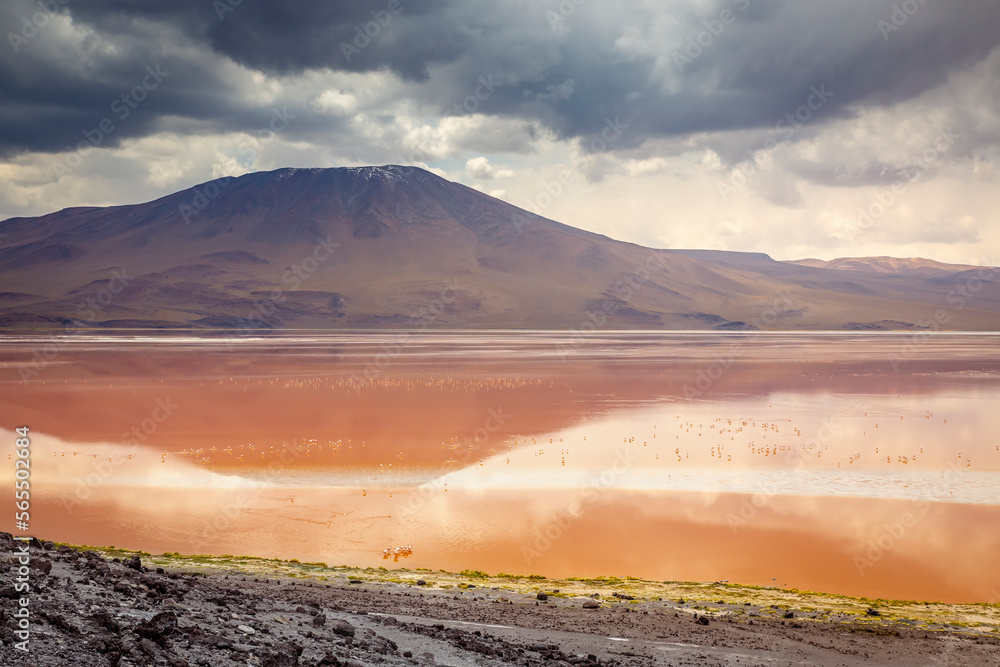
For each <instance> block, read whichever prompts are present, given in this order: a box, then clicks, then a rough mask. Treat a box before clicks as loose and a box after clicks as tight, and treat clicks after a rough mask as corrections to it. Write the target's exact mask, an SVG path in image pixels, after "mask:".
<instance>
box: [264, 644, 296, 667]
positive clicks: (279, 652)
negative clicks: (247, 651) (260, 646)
mask: <svg viewBox="0 0 1000 667" xmlns="http://www.w3.org/2000/svg"><path fill="white" fill-rule="evenodd" d="M301 654H302V648H301V647H299V646H295V645H294V644H285V645H284V646H278V647H275V648H274V649H272V650H269V651H264V654H263V655H262V656H261V660H260V665H261V667H296V666H297V665H298V664H299V655H301Z"/></svg>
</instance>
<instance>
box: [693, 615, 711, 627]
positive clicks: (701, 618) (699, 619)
mask: <svg viewBox="0 0 1000 667" xmlns="http://www.w3.org/2000/svg"><path fill="white" fill-rule="evenodd" d="M694 622H695V623H697V624H698V625H708V616H698V617H696V618H695V619H694Z"/></svg>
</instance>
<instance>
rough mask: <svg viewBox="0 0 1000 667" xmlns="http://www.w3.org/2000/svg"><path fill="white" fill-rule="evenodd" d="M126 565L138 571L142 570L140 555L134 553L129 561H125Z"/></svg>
mask: <svg viewBox="0 0 1000 667" xmlns="http://www.w3.org/2000/svg"><path fill="white" fill-rule="evenodd" d="M125 567H127V568H129V569H132V570H135V571H136V572H142V560H141V559H140V558H139V556H138V555H133V556H132V558H131V559H130V560H129V562H127V563H125Z"/></svg>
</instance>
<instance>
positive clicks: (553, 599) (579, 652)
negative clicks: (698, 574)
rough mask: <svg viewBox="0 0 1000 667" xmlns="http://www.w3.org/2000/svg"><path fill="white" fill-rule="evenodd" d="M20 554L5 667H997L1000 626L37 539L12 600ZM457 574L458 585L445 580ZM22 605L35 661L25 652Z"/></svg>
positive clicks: (2, 650) (1, 562)
mask: <svg viewBox="0 0 1000 667" xmlns="http://www.w3.org/2000/svg"><path fill="white" fill-rule="evenodd" d="M21 544H25V543H21V542H15V541H14V540H13V539H12V538H11V536H10V535H9V534H7V533H0V551H2V552H3V557H2V559H0V571H2V572H3V573H5V574H4V576H3V577H2V578H0V606H2V607H3V619H2V624H0V640H2V645H0V665H32V666H37V667H48V666H50V665H79V666H88V665H100V666H101V667H105V666H107V665H112V666H116V665H117V666H120V667H127V666H128V667H130V666H139V665H167V666H169V667H185V666H189V665H199V666H206V667H229V666H231V665H240V666H246V665H251V666H254V667H256V666H260V667H286V666H296V665H302V666H305V667H313V666H316V667H321V666H327V665H344V666H348V665H355V666H362V665H365V666H367V665H427V666H430V665H483V666H492V665H526V666H530V665H584V666H586V665H623V666H624V665H800V664H803V665H893V666H894V667H899V666H901V665H976V666H982V665H997V664H1000V633H997V631H996V628H995V627H986V628H984V627H980V628H979V629H976V630H972V629H965V628H956V627H947V626H937V627H934V628H931V627H930V626H928V625H927V624H922V627H915V624H914V623H915V622H914V621H913V620H912V619H887V618H884V617H880V616H881V612H879V611H878V610H875V609H871V610H869V611H868V612H867V613H864V614H862V617H861V618H857V617H853V616H851V614H849V613H831V611H830V610H829V609H827V610H825V611H820V610H817V609H815V608H810V607H803V608H802V609H792V608H789V607H787V606H782V607H780V608H779V606H778V605H773V606H763V605H755V604H753V603H751V602H744V603H739V602H737V601H733V600H731V601H730V602H725V601H723V600H720V601H718V602H717V603H711V604H709V603H701V604H696V605H692V601H690V600H687V601H686V600H683V599H676V600H671V599H665V598H643V599H636V598H635V597H634V596H632V595H629V594H627V593H623V592H619V590H617V589H616V590H614V591H613V592H612V591H609V590H607V589H603V590H604V592H603V593H600V592H595V593H591V594H590V595H583V594H582V593H580V590H579V586H580V585H582V584H577V583H572V584H570V585H571V586H574V592H573V593H572V595H567V594H566V591H560V589H558V588H555V587H554V586H555V585H557V584H556V583H555V582H548V581H545V582H542V583H540V584H539V583H538V582H537V581H536V582H533V583H534V584H535V585H533V586H532V590H530V591H529V590H526V589H524V588H523V587H522V588H520V589H519V588H518V587H517V586H511V587H502V586H493V585H492V584H493V583H495V582H493V581H492V580H486V581H485V583H483V582H482V581H481V582H480V583H479V584H474V583H462V584H460V585H456V586H451V585H449V586H443V585H440V584H441V582H440V581H439V582H438V585H435V584H434V582H430V581H425V580H423V579H418V578H416V576H413V577H410V578H409V579H407V580H401V579H400V578H399V577H396V578H395V580H390V579H389V578H388V577H386V576H383V577H382V578H381V580H378V581H374V580H373V579H377V578H378V577H368V578H365V579H364V580H362V579H359V578H354V577H348V576H343V577H341V576H335V577H332V578H331V577H323V578H313V577H310V578H308V579H303V578H301V576H300V575H295V576H288V573H287V571H284V570H280V569H275V570H273V571H272V572H271V573H265V572H263V571H261V570H260V569H259V568H258V569H243V570H242V571H240V570H239V569H233V568H230V569H229V571H228V573H227V572H226V571H222V570H219V569H217V568H215V569H209V570H206V571H201V572H199V571H192V567H186V568H179V567H168V568H166V569H165V568H162V567H158V566H157V565H156V564H155V563H154V562H153V561H152V560H150V559H149V558H146V563H145V564H144V562H143V559H142V558H140V556H138V555H131V556H125V555H124V554H122V557H113V558H112V557H110V556H109V555H108V554H105V555H102V554H101V553H98V552H97V551H91V550H81V549H76V548H72V547H68V546H58V547H57V546H55V545H53V544H52V543H51V542H44V543H43V542H39V541H37V540H35V541H33V542H32V543H31V546H30V547H29V558H30V565H29V566H28V568H29V571H30V575H29V580H30V585H31V590H30V592H28V593H24V592H20V591H18V590H17V589H16V588H15V585H16V582H17V576H18V569H19V568H20V566H21V565H20V563H19V562H18V558H19V556H18V555H17V554H18V553H19V551H20V550H21ZM12 553H13V554H15V555H14V556H13V557H12V556H10V555H9V554H12ZM22 562H23V561H22ZM383 572H385V573H387V574H389V573H390V572H389V571H383ZM263 574H271V575H272V576H263ZM410 574H412V573H410ZM274 575H278V576H274ZM424 576H427V577H428V579H430V578H431V576H432V574H427V575H424ZM446 576H447V577H455V576H457V575H442V574H438V573H433V577H434V578H435V579H439V580H440V579H442V578H445V577H446ZM449 581H450V580H449ZM558 585H563V584H558ZM536 589H546V590H548V591H549V592H548V593H546V592H545V591H544V590H536ZM25 595H27V596H28V598H29V605H28V609H29V613H30V616H29V620H30V626H29V632H30V635H29V640H28V644H27V647H28V648H29V649H30V652H28V653H25V652H24V651H21V650H18V649H17V648H16V644H17V642H19V641H22V640H23V636H24V635H23V634H22V635H20V636H19V635H18V631H19V630H20V629H21V628H20V627H19V626H18V619H17V618H16V617H15V613H16V612H17V610H18V609H19V608H20V606H21V597H22V596H25ZM730 597H732V596H730ZM695 607H696V608H695ZM994 611H995V610H992V609H991V608H990V609H987V612H988V613H993V612H994ZM22 646H23V645H22Z"/></svg>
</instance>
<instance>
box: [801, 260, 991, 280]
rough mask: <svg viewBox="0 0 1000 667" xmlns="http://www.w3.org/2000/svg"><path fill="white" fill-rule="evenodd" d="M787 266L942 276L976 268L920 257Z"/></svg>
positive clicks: (810, 262)
mask: <svg viewBox="0 0 1000 667" xmlns="http://www.w3.org/2000/svg"><path fill="white" fill-rule="evenodd" d="M789 264H798V265H800V266H812V267H816V268H823V269H837V270H839V271H862V272H866V273H894V274H905V275H915V274H916V275H925V276H927V275H942V274H953V273H959V272H961V271H968V270H970V269H975V268H978V267H975V266H971V265H968V264H945V263H943V262H936V261H934V260H933V259H924V258H922V257H908V258H902V257H841V258H839V259H831V260H823V259H797V260H792V261H790V262H789Z"/></svg>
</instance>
